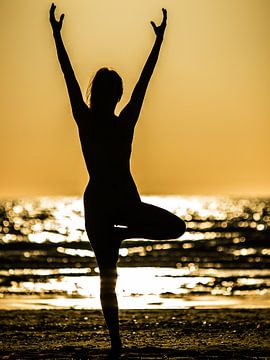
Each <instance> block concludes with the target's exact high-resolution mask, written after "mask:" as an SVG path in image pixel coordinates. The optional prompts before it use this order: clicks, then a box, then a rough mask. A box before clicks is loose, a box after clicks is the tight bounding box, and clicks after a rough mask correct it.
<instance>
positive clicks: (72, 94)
mask: <svg viewBox="0 0 270 360" xmlns="http://www.w3.org/2000/svg"><path fill="white" fill-rule="evenodd" d="M55 8H56V6H55V5H54V4H52V5H51V9H50V22H51V26H52V30H53V36H54V40H55V44H56V49H57V55H58V59H59V62H60V65H61V69H62V71H63V73H64V77H65V81H66V85H67V90H68V94H69V98H70V102H71V107H72V113H73V116H74V119H75V121H76V123H77V125H78V129H79V136H80V141H81V146H82V151H83V155H84V159H85V162H86V166H87V169H88V172H89V175H90V181H89V183H88V185H87V187H86V190H85V192H84V210H85V226H86V231H87V235H88V237H89V240H90V242H91V245H92V247H93V250H94V252H95V256H96V260H97V263H98V267H99V270H100V279H101V280H100V299H101V305H102V310H103V314H104V318H105V321H106V324H107V327H108V330H109V334H110V339H111V353H112V354H113V356H118V355H117V354H120V352H121V348H122V345H121V340H120V335H119V320H118V304H117V297H116V293H115V286H116V280H117V270H116V266H117V261H118V252H119V248H120V245H121V242H122V240H123V239H128V238H147V239H172V238H178V237H180V236H181V235H182V234H183V233H184V232H185V223H184V221H183V220H181V219H180V218H178V217H177V216H175V215H174V214H172V213H170V212H169V211H166V210H164V209H161V208H159V207H157V206H153V205H150V204H146V203H143V202H142V201H141V199H140V196H139V193H138V190H137V188H136V185H135V183H134V180H133V178H132V175H131V172H130V164H129V162H130V155H131V145H132V139H133V133H134V127H135V125H136V122H137V120H138V117H139V114H140V110H141V107H142V103H143V100H144V96H145V93H146V89H147V85H148V83H149V80H150V78H151V75H152V73H153V70H154V67H155V65H156V62H157V59H158V55H159V51H160V47H161V44H162V41H163V35H164V31H165V28H166V20H167V12H166V10H165V9H162V12H163V20H162V22H161V25H160V26H157V25H156V24H155V23H154V22H151V25H152V27H153V30H154V32H155V35H156V39H155V43H154V46H153V48H152V50H151V53H150V55H149V57H148V59H147V61H146V64H145V66H144V68H143V70H142V73H141V76H140V78H139V81H138V82H137V84H136V86H135V88H134V90H133V92H132V95H131V98H130V101H129V102H128V104H127V105H126V106H125V107H124V108H123V110H122V111H121V113H120V115H119V116H116V115H115V114H114V110H115V107H116V104H117V103H118V101H119V100H120V98H121V96H122V92H123V88H122V79H121V77H120V76H119V75H118V74H117V73H116V72H115V71H113V70H110V69H108V68H102V69H100V70H98V71H97V73H96V75H95V77H94V79H93V81H92V84H91V93H90V104H89V106H88V105H86V103H85V102H84V100H83V97H82V94H81V90H80V87H79V84H78V82H77V80H76V77H75V75H74V72H73V69H72V66H71V63H70V61H69V58H68V55H67V52H66V50H65V47H64V44H63V41H62V38H61V28H62V24H63V19H64V14H62V15H61V16H60V20H59V21H57V20H56V19H55V14H54V13H55Z"/></svg>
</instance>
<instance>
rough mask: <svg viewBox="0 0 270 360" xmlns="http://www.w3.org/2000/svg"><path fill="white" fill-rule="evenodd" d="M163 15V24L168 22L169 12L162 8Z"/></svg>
mask: <svg viewBox="0 0 270 360" xmlns="http://www.w3.org/2000/svg"><path fill="white" fill-rule="evenodd" d="M162 13H163V22H166V20H167V10H166V9H164V8H162Z"/></svg>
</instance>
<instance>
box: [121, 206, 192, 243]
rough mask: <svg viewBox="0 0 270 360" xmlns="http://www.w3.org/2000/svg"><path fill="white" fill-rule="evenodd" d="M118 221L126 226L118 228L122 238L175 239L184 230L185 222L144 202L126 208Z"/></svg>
mask: <svg viewBox="0 0 270 360" xmlns="http://www.w3.org/2000/svg"><path fill="white" fill-rule="evenodd" d="M118 222H119V223H122V225H126V226H127V228H126V229H119V230H118V231H119V232H121V233H122V235H123V238H133V237H134V238H136V237H137V238H146V239H154V240H166V239H176V238H179V237H180V236H182V235H183V234H184V232H185V230H186V225H185V222H184V221H183V220H182V219H180V218H179V217H178V216H176V215H174V214H172V213H171V212H169V211H167V210H165V209H162V208H160V207H158V206H155V205H151V204H146V203H141V204H140V205H139V206H137V207H134V208H132V209H129V210H127V211H126V213H125V214H122V215H121V217H120V218H119V221H118Z"/></svg>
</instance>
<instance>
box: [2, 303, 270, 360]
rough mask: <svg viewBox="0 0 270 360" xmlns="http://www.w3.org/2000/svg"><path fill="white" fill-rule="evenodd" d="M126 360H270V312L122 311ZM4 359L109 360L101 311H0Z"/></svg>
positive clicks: (233, 310) (244, 310) (267, 310)
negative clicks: (259, 359) (107, 358)
mask: <svg viewBox="0 0 270 360" xmlns="http://www.w3.org/2000/svg"><path fill="white" fill-rule="evenodd" d="M120 327H121V334H122V339H123V345H124V353H123V357H121V358H123V359H181V358H183V359H211V358H213V359H216V358H218V359H240V358H241V359H243V358H245V359H258V358H262V359H268V358H269V359H270V341H269V338H270V309H183V310H181V309H179V310H120ZM0 329H1V330H0V333H1V339H0V359H37V358H39V359H105V358H106V355H107V354H108V350H109V337H108V333H107V330H106V327H105V324H104V320H103V316H102V313H101V311H100V310H71V309H68V310H65V309H61V310H5V311H4V310H0Z"/></svg>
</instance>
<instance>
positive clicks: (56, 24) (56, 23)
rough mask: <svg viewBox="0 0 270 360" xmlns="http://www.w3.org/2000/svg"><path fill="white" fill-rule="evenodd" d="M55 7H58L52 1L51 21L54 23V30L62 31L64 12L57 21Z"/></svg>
mask: <svg viewBox="0 0 270 360" xmlns="http://www.w3.org/2000/svg"><path fill="white" fill-rule="evenodd" d="M55 9H56V6H55V5H54V3H52V6H51V8H50V23H51V25H52V28H53V31H56V32H60V31H61V28H62V24H63V20H64V16H65V15H64V14H62V15H61V16H60V19H59V21H57V20H56V19H55V14H54V12H55Z"/></svg>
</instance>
